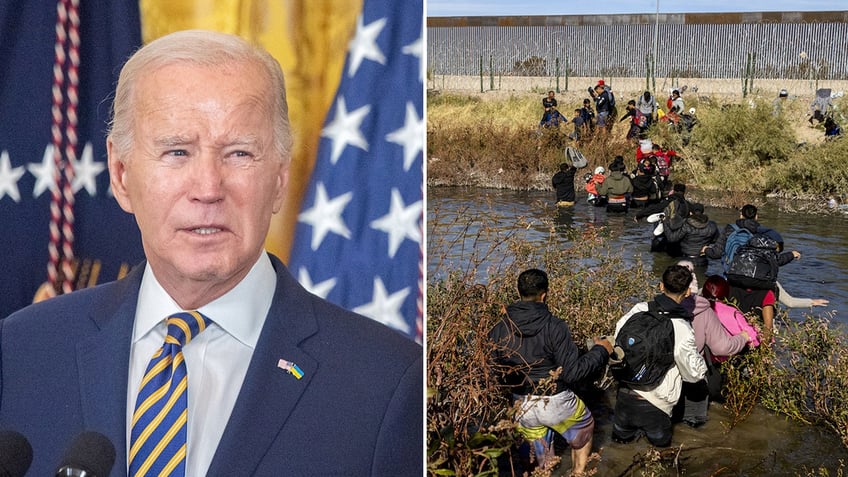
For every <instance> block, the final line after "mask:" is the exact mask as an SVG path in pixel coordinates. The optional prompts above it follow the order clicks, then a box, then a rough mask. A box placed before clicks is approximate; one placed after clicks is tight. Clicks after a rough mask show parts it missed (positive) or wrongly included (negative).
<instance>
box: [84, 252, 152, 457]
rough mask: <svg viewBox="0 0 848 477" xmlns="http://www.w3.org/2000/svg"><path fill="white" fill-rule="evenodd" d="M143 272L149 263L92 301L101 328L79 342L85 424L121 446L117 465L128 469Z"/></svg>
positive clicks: (117, 454)
mask: <svg viewBox="0 0 848 477" xmlns="http://www.w3.org/2000/svg"><path fill="white" fill-rule="evenodd" d="M143 271H144V264H142V265H140V266H138V267H135V268H134V269H133V271H132V272H131V273H130V274H129V275H128V276H127V277H126V278H124V279H123V280H121V281H120V282H118V283H116V284H115V287H114V288H113V289H112V292H111V293H109V294H108V295H107V296H105V297H103V300H102V301H99V302H97V303H93V304H92V307H91V309H92V311H91V312H90V317H91V320H92V321H94V322H95V324H96V325H97V326H98V328H99V329H100V332H99V333H97V334H95V335H93V336H91V337H90V338H88V339H87V340H85V341H82V342H80V343H79V344H78V345H77V365H78V368H79V376H80V403H81V406H82V412H83V419H84V423H85V427H86V429H88V430H93V431H97V432H101V433H103V434H104V435H106V436H107V437H108V438H109V440H110V441H112V443H113V444H114V445H115V451H116V452H115V453H116V459H115V467H114V468H115V469H126V448H127V446H126V418H127V417H126V416H127V412H126V408H127V380H128V379H129V378H128V376H129V368H128V366H129V356H130V345H131V340H132V328H133V321H134V318H135V308H136V302H137V301H138V289H139V286H140V284H141V275H142V273H143ZM121 472H124V471H123V470H122V471H121Z"/></svg>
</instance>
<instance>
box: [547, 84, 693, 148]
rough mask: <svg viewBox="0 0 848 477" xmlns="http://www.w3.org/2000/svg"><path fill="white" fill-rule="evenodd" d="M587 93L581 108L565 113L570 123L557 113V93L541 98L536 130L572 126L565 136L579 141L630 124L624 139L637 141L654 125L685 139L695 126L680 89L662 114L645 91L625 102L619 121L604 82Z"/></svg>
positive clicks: (655, 102)
mask: <svg viewBox="0 0 848 477" xmlns="http://www.w3.org/2000/svg"><path fill="white" fill-rule="evenodd" d="M586 91H587V92H588V94H589V97H588V98H584V99H583V103H582V105H581V106H580V107H576V108H574V109H573V110H569V111H573V112H571V113H567V114H570V115H571V118H570V119H569V118H568V117H566V115H564V114H563V113H561V112H560V111H559V109H558V106H559V102H558V101H557V99H556V93H555V92H554V91H548V93H547V95H546V96H545V97H543V98H542V108H543V109H544V111H543V113H542V118H541V119H540V120H539V127H540V128H541V129H548V130H550V129H555V130H559V129H560V128H561V127H566V126H568V125H571V127H572V128H573V129H572V130H571V131H570V132H569V133H568V138H569V139H571V140H573V141H582V140H586V139H588V138H592V137H595V136H596V134H607V133H609V131H611V130H612V127H613V126H614V125H615V123H616V122H624V121H625V120H629V124H630V127H629V129H628V131H627V136H626V137H627V139H628V140H634V141H637V140H640V139H645V137H646V135H647V131H648V128H650V127H651V126H652V125H653V124H656V123H657V122H663V123H666V124H668V125H669V126H671V127H673V128H674V129H675V130H676V131H678V132H685V133H687V137H688V133H689V132H691V130H692V128H693V127H694V126H695V124H696V123H697V119H696V118H695V108H689V109H688V110H686V109H685V103H684V101H683V98H682V97H681V91H682V89H674V90H672V91H671V92H670V93H669V96H668V100H667V101H666V106H665V111H663V109H662V108H660V105H659V103H658V102H657V100H656V98H654V96H653V95H652V94H651V92H650V91H645V92H644V93H643V94H642V95H640V96H639V97H638V98H636V99H631V100H629V101H627V104H626V105H625V108H624V114H623V115H622V116H621V117H620V118H618V112H619V110H618V106H617V104H616V98H615V93H614V92H613V90H612V88H611V87H610V86H609V85H608V84H606V82H605V81H604V80H603V79H601V80H598V82H597V84H595V85H594V86H589V87H588V88H587V90H586ZM616 118H618V119H616Z"/></svg>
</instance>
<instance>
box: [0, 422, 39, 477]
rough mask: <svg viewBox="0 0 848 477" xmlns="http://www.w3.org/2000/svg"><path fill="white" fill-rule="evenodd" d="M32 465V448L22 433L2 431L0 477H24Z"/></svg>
mask: <svg viewBox="0 0 848 477" xmlns="http://www.w3.org/2000/svg"><path fill="white" fill-rule="evenodd" d="M30 464H32V446H31V445H30V444H29V441H28V440H27V438H26V437H24V436H23V434H21V433H20V432H15V431H0V477H22V476H23V475H24V474H26V471H27V469H29V465H30Z"/></svg>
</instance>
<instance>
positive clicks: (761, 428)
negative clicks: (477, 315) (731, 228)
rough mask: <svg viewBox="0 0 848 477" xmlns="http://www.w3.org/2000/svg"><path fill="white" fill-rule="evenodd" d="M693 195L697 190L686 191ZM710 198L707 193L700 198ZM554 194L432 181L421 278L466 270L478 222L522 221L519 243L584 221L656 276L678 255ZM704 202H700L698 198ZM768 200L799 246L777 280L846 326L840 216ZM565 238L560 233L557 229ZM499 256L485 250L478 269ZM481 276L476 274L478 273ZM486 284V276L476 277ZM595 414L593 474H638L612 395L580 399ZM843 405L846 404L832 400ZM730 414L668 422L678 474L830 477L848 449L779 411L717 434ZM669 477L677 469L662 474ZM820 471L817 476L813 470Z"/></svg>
mask: <svg viewBox="0 0 848 477" xmlns="http://www.w3.org/2000/svg"><path fill="white" fill-rule="evenodd" d="M690 195H691V196H693V197H690V198H694V199H699V197H698V195H697V194H690ZM703 199H708V197H703ZM552 201H553V192H552V191H510V190H495V189H479V188H461V187H431V188H428V191H427V209H428V216H427V221H428V226H427V227H428V237H427V243H428V249H427V256H428V257H429V258H428V280H432V279H437V278H438V277H440V276H442V274H444V273H445V272H447V271H449V270H453V269H457V268H463V269H464V268H466V267H467V266H468V262H469V257H470V256H471V255H472V254H474V253H475V252H477V251H479V250H480V249H484V248H486V247H488V246H489V245H490V244H489V243H487V240H489V239H487V237H489V236H488V235H486V234H481V233H480V231H481V230H483V229H489V230H499V231H503V232H507V231H510V230H515V228H516V227H517V224H519V223H525V224H529V225H525V226H524V227H522V229H523V230H522V232H521V233H522V234H523V235H522V237H523V238H524V239H525V240H530V241H534V240H538V241H539V242H540V243H542V242H543V241H544V240H547V238H548V237H549V234H550V223H551V222H553V223H554V224H556V228H557V229H558V230H563V231H564V230H566V229H569V228H577V229H580V228H584V227H607V228H609V229H611V232H613V234H612V236H613V238H612V240H613V241H614V246H619V247H620V248H621V250H622V253H623V254H624V257H625V260H627V261H632V263H635V262H636V261H637V259H641V261H642V262H643V263H644V264H645V266H646V267H647V268H648V270H650V271H652V272H653V274H654V275H655V276H657V277H658V276H659V274H660V273H661V271H662V270H664V269H665V267H666V266H667V265H669V264H671V263H674V261H675V260H676V259H674V258H671V257H668V256H667V255H665V254H654V253H651V252H650V251H649V241H650V238H651V234H652V227H651V225H650V224H647V223H646V222H645V221H641V222H639V223H636V222H635V221H634V220H633V218H632V214H631V215H629V216H622V215H611V216H609V217H607V214H606V211H605V210H604V209H603V208H596V207H593V206H591V205H589V204H587V203H586V202H585V200H584V201H581V202H578V204H576V205H575V206H574V207H573V208H570V209H563V210H557V208H556V207H554V206H552ZM704 201H705V202H708V200H704ZM781 209H782V208H781V207H779V206H778V204H777V203H776V202H774V201H770V202H768V203H766V204H765V205H763V206H761V207H760V208H759V218H760V222H761V223H762V224H763V225H765V226H768V227H771V228H774V229H776V230H778V231H779V232H780V233H781V234H782V235H783V237H784V240H785V245H786V248H787V249H788V250H798V251H799V252H801V255H802V256H801V260H799V261H795V262H792V263H790V264H788V265H786V266H784V267H781V272H780V282H781V284H782V285H783V286H784V288H785V289H786V290H787V291H788V292H789V293H790V294H792V295H793V296H796V297H812V298H826V299H828V300H830V303H829V304H828V306H826V307H817V308H816V309H815V311H816V312H817V313H818V312H823V311H824V312H830V313H832V321H833V323H835V324H836V325H837V326H845V325H848V316H846V313H845V310H848V279H846V278H848V277H846V272H845V270H848V247H844V246H843V241H844V239H845V237H846V236H848V216H843V215H839V214H834V215H815V214H807V213H797V212H786V211H783V210H781ZM705 212H706V214H707V215H709V216H710V218H711V219H712V220H715V221H716V223H717V224H718V225H719V228H720V229H722V228H723V227H724V225H725V224H727V223H730V222H731V221H733V220H735V219H736V218H738V215H739V213H738V211H735V210H731V209H728V208H716V207H710V206H707V207H706V208H705ZM561 236H562V240H568V238H567V234H565V233H563V234H561ZM501 259H502V257H496V256H490V257H487V258H486V259H485V260H484V263H483V266H482V267H480V268H479V270H485V269H486V265H487V264H493V263H496V262H498V261H499V260H501ZM720 270H721V265H720V264H719V263H718V262H717V261H711V263H710V266H709V268H708V269H707V270H706V271H700V272H699V275H700V278H701V280H703V276H704V275H705V274H712V273H719V272H720ZM481 273H484V272H481ZM478 278H479V279H480V280H481V281H485V280H486V277H485V276H484V275H479V276H478ZM805 311H809V309H806V310H800V309H793V310H790V317H792V318H797V317H800V316H802V313H803V312H805ZM588 404H589V407H590V408H591V409H592V412H593V414H594V415H595V417H596V428H595V441H594V445H593V448H594V449H595V450H598V449H600V450H601V455H602V458H601V460H600V462H599V463H598V464H597V472H598V473H597V474H596V475H600V476H625V475H628V476H629V475H641V474H640V473H639V470H638V467H636V470H635V472H634V470H632V469H631V470H628V468H629V467H630V466H631V464H632V463H633V459H634V456H635V455H636V454H637V453H639V452H644V451H645V450H646V449H647V447H648V446H647V444H646V442H645V440H644V439H640V440H639V441H638V442H636V443H635V444H628V445H622V444H616V443H613V442H611V440H610V438H609V436H610V432H611V409H612V407H613V406H614V392H612V391H611V390H609V391H607V392H606V393H603V394H602V396H600V398H599V400H598V401H597V402H594V403H588ZM840 405H846V403H840ZM728 419H729V416H728V413H727V411H726V410H724V409H723V408H722V407H721V406H720V405H716V404H713V405H711V407H710V421H709V422H707V424H706V425H705V426H703V427H702V428H699V429H691V428H689V427H687V426H685V425H675V428H674V440H673V445H674V446H682V450H681V451H680V458H679V460H680V466H681V468H683V469H684V473H683V474H681V475H687V476H713V475H715V476H781V475H786V476H794V475H807V471H808V470H812V469H818V468H819V467H820V466H824V467H825V468H827V469H830V474H829V475H837V474H836V473H835V472H834V470H835V469H838V468H839V465H840V462H845V463H846V464H848V449H846V448H845V447H843V446H842V445H841V444H840V442H839V439H838V438H837V437H835V434H833V433H832V432H829V431H825V430H823V429H819V428H816V427H812V426H806V425H802V424H799V423H797V422H793V421H788V420H786V418H784V417H783V416H779V415H776V414H773V413H771V412H769V411H767V410H764V409H762V408H756V409H755V410H754V412H753V413H752V414H751V416H749V417H748V419H747V420H745V421H743V422H742V423H741V424H739V425H738V426H737V427H735V428H733V429H732V430H731V431H730V432H726V431H725V422H727V421H728ZM559 455H561V456H563V465H562V466H561V467H560V468H559V469H558V470H557V472H559V473H555V475H567V470H568V468H569V467H570V462H569V461H570V458H569V457H568V456H569V453H568V452H567V451H565V450H563V451H562V452H559ZM669 475H675V474H669ZM815 475H818V474H815Z"/></svg>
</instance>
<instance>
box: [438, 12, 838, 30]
mask: <svg viewBox="0 0 848 477" xmlns="http://www.w3.org/2000/svg"><path fill="white" fill-rule="evenodd" d="M656 21H657V15H655V14H650V13H640V14H620V15H524V16H499V17H494V16H488V17H487V16H481V17H476V16H475V17H472V16H465V17H427V27H428V28H450V27H483V26H489V27H493V26H496V27H510V26H559V25H623V24H625V25H640V24H654V22H656ZM659 23H661V24H690V25H698V24H740V23H848V11H830V12H744V13H739V12H737V13H660V14H659Z"/></svg>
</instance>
